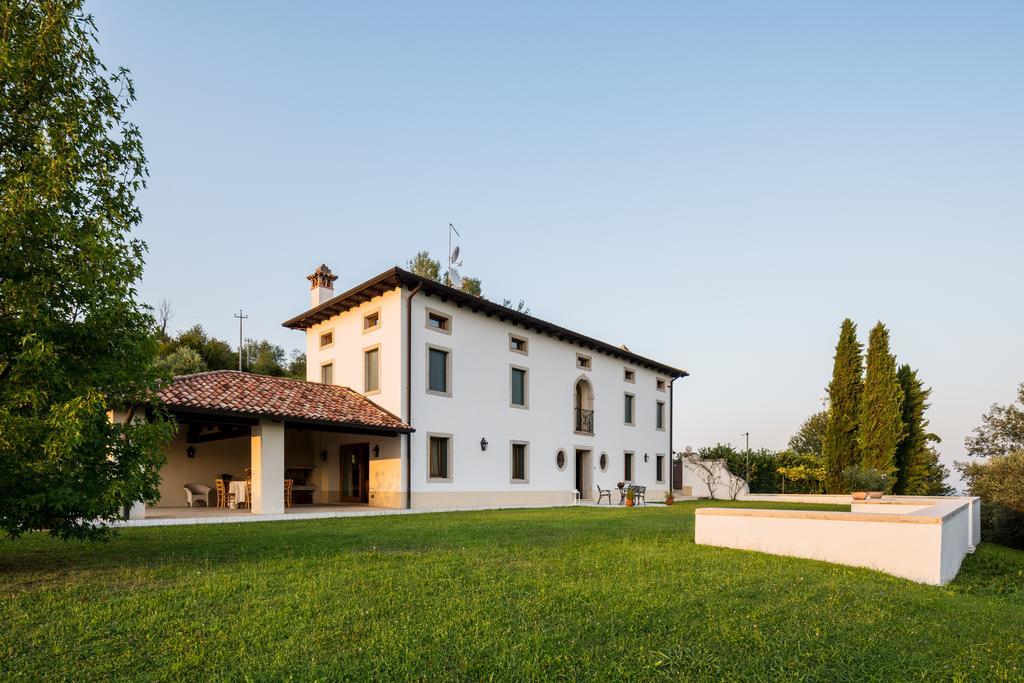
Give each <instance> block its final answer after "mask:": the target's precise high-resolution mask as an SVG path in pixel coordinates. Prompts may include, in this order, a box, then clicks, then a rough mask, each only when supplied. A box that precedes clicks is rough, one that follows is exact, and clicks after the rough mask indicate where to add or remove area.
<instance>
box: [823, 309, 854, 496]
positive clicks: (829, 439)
mask: <svg viewBox="0 0 1024 683" xmlns="http://www.w3.org/2000/svg"><path fill="white" fill-rule="evenodd" d="M863 373H864V359H863V347H862V346H861V344H860V342H859V341H857V326H856V325H854V324H853V321H852V320H850V319H849V318H847V319H846V320H844V321H843V324H842V327H841V328H840V330H839V342H838V343H837V344H836V355H835V362H834V364H833V366H832V381H831V382H830V383H829V385H828V399H829V406H830V408H829V413H828V423H827V425H826V427H825V438H824V440H823V442H822V447H821V452H822V459H823V461H824V463H823V464H824V466H825V471H826V472H827V478H826V487H827V489H828V491H829V492H830V493H841V492H842V488H843V479H842V474H843V470H844V469H846V468H847V467H849V466H851V465H856V464H857V463H859V462H860V447H859V444H858V439H857V430H858V428H859V425H860V413H861V409H860V404H861V396H862V394H863V393H864V379H863Z"/></svg>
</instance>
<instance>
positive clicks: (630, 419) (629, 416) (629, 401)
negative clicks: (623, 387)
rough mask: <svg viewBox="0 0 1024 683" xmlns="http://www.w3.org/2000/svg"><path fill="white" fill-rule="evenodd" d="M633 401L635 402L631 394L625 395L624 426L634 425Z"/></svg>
mask: <svg viewBox="0 0 1024 683" xmlns="http://www.w3.org/2000/svg"><path fill="white" fill-rule="evenodd" d="M634 400H635V397H634V396H633V394H626V400H625V415H624V418H625V424H628V425H631V424H634V419H635V418H636V416H635V415H634V414H633V402H634Z"/></svg>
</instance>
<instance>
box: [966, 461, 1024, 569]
mask: <svg viewBox="0 0 1024 683" xmlns="http://www.w3.org/2000/svg"><path fill="white" fill-rule="evenodd" d="M956 467H957V469H958V470H959V471H960V473H961V474H962V475H963V477H964V479H965V480H966V481H967V489H968V491H969V492H970V493H971V495H974V496H980V497H981V501H982V503H981V522H982V536H983V538H987V540H993V541H995V542H996V543H1002V544H1004V545H1009V546H1011V547H1014V548H1022V549H1024V450H1017V451H1011V452H1010V453H1007V454H1005V455H1003V454H996V455H992V456H990V457H989V458H988V459H987V460H982V461H974V462H958V463H957V464H956Z"/></svg>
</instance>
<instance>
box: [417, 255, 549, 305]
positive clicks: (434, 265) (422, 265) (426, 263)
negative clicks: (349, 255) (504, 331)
mask: <svg viewBox="0 0 1024 683" xmlns="http://www.w3.org/2000/svg"><path fill="white" fill-rule="evenodd" d="M407 267H408V269H409V272H410V273H413V274H415V275H419V276H420V277H425V278H427V279H429V280H433V281H434V282H443V283H445V284H448V278H447V277H442V274H441V262H440V261H437V260H435V259H432V258H431V257H430V252H429V251H426V250H424V251H420V252H417V253H416V256H414V257H413V258H411V259H409V261H408V265H407ZM459 289H461V290H462V291H463V292H466V293H467V294H472V295H473V296H479V297H482V296H483V282H482V281H481V280H480V278H478V277H463V278H462V284H461V285H460V286H459ZM501 305H502V306H505V307H506V308H511V307H512V301H511V300H509V299H505V300H504V301H502V303H501ZM516 310H517V311H519V312H520V313H526V314H529V313H530V308H529V306H527V305H526V302H525V301H523V300H521V299H520V301H519V305H518V307H517V308H516Z"/></svg>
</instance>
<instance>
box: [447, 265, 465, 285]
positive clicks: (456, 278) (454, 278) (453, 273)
mask: <svg viewBox="0 0 1024 683" xmlns="http://www.w3.org/2000/svg"><path fill="white" fill-rule="evenodd" d="M448 282H451V283H452V287H461V286H462V276H461V275H459V271H457V270H455V269H454V268H450V269H449V270H448Z"/></svg>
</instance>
